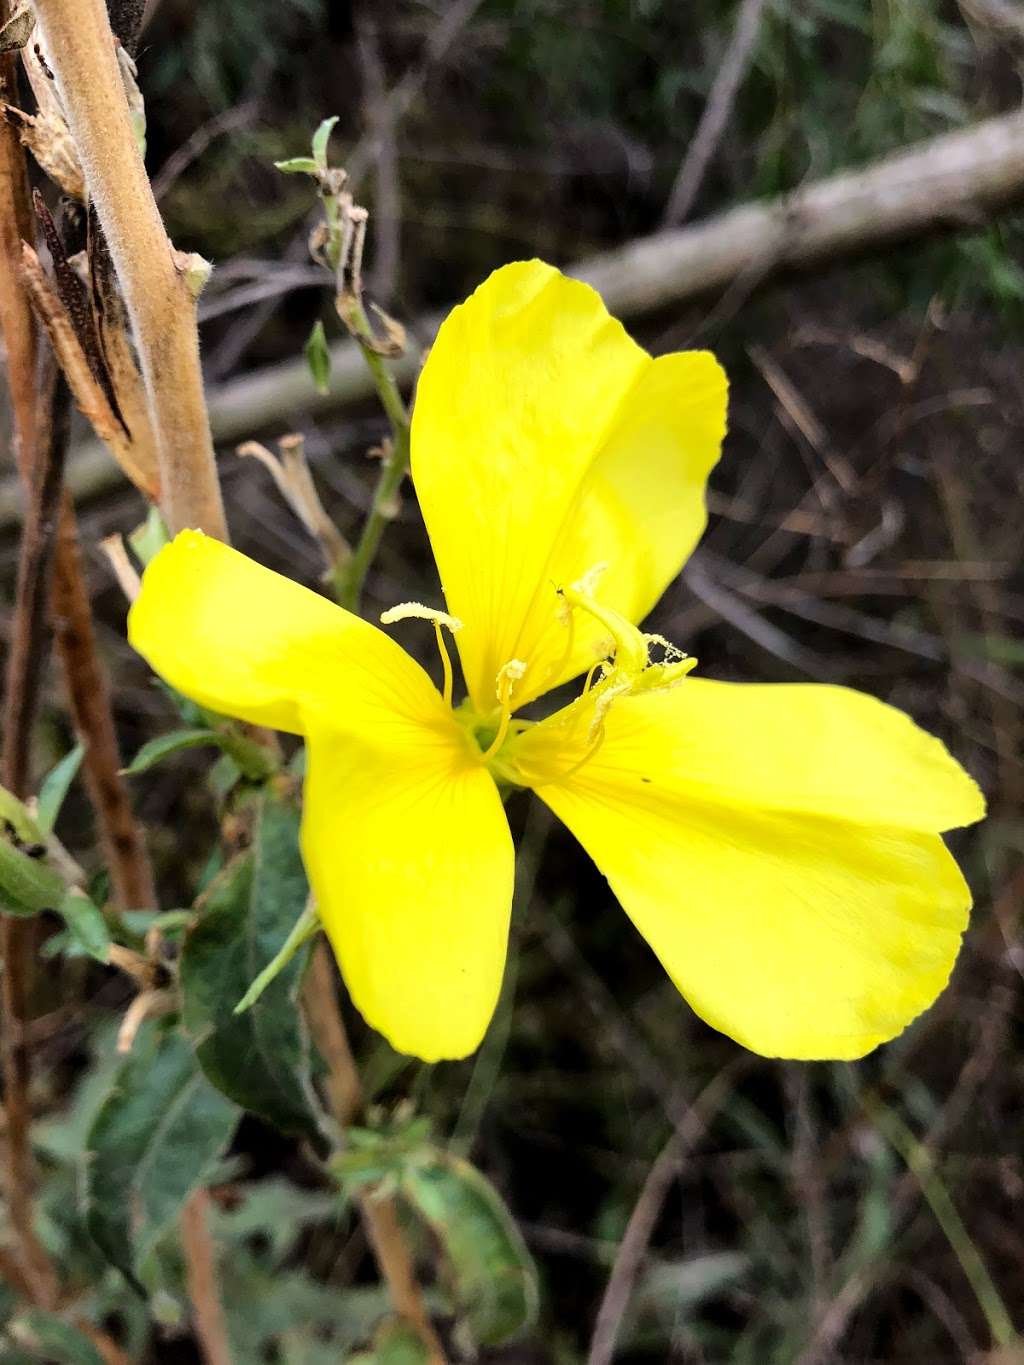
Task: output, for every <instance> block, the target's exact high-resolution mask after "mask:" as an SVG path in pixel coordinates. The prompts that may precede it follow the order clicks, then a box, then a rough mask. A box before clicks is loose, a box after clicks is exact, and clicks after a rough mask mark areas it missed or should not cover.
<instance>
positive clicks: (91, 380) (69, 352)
mask: <svg viewBox="0 0 1024 1365" xmlns="http://www.w3.org/2000/svg"><path fill="white" fill-rule="evenodd" d="M22 279H23V280H24V283H25V288H26V289H27V291H28V295H29V298H30V299H31V301H32V307H33V309H34V310H35V313H36V316H37V317H38V319H39V321H40V323H41V325H42V326H43V327H44V328H45V330H46V334H47V336H48V337H49V338H50V344H51V345H52V347H53V350H54V354H55V355H56V357H57V360H58V362H59V364H60V367H61V369H62V370H63V371H64V377H65V378H66V379H67V381H68V386H69V388H70V389H71V392H72V393H73V394H74V396H75V402H76V403H77V404H78V406H79V408H80V409H81V411H82V412H83V413H84V415H85V416H86V417H87V418H88V419H89V422H90V423H91V424H92V428H93V430H94V431H95V432H96V435H97V436H98V437H99V438H100V440H101V441H103V442H105V444H106V445H107V447H108V448H109V450H110V452H111V454H112V455H113V456H114V459H115V460H116V461H117V463H118V464H119V465H120V466H121V468H122V469H123V470H124V472H125V474H126V475H127V476H128V478H129V479H130V480H131V481H132V483H133V484H135V486H136V487H137V488H138V489H139V491H140V492H141V493H143V494H144V495H145V496H146V497H147V498H149V499H150V501H152V502H155V501H156V500H157V498H158V497H159V492H160V485H159V480H158V477H157V475H156V471H155V469H152V468H150V469H147V468H145V467H144V466H143V465H142V464H141V463H140V461H139V451H138V450H137V448H136V447H135V445H134V444H133V442H132V441H131V440H129V438H128V437H127V435H126V434H125V429H124V427H123V426H122V424H121V422H120V421H119V420H118V418H117V416H116V414H115V413H114V411H113V409H112V407H111V405H110V402H109V400H108V399H107V396H106V394H105V393H104V392H103V389H102V388H101V387H100V385H99V384H98V383H97V382H96V379H95V377H94V375H93V372H92V370H91V368H90V366H89V362H88V360H87V359H86V355H85V352H84V351H83V349H82V346H81V343H80V342H79V340H78V337H77V336H76V335H75V331H74V328H73V327H72V325H71V321H70V319H69V318H68V315H67V312H66V311H65V309H64V307H63V305H62V304H61V301H60V299H59V298H58V297H57V295H56V294H55V293H54V291H53V289H52V287H51V285H50V282H49V280H48V279H47V278H46V273H45V272H44V270H43V267H42V265H41V264H40V262H39V257H38V256H37V255H36V253H35V252H34V251H33V250H32V248H31V247H30V246H29V245H28V243H23V244H22Z"/></svg>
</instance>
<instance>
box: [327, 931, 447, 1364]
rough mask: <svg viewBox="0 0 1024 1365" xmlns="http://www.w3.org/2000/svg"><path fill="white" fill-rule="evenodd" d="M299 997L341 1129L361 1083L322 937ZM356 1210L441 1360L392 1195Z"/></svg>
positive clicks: (394, 1290) (396, 1301)
mask: <svg viewBox="0 0 1024 1365" xmlns="http://www.w3.org/2000/svg"><path fill="white" fill-rule="evenodd" d="M302 1003H303V1006H304V1008H305V1011H306V1018H307V1020H308V1023H309V1028H310V1032H311V1033H312V1035H313V1037H314V1038H315V1039H316V1042H317V1046H318V1047H319V1049H320V1052H321V1053H322V1055H323V1058H324V1061H325V1062H326V1063H327V1081H326V1090H327V1097H328V1100H329V1101H330V1105H331V1111H332V1113H333V1114H334V1117H335V1119H336V1120H337V1123H338V1126H339V1128H340V1129H341V1130H342V1132H344V1131H345V1129H346V1128H347V1127H348V1126H349V1124H350V1123H351V1122H352V1120H353V1119H354V1118H355V1117H356V1116H357V1114H358V1113H359V1111H360V1109H361V1108H362V1105H363V1088H362V1085H361V1083H360V1080H359V1072H358V1071H357V1069H356V1064H355V1060H354V1058H353V1056H352V1049H351V1048H350V1047H349V1043H348V1036H347V1034H346V1032H345V1026H344V1024H343V1023H342V1019H341V1014H340V1012H339V1009H338V1002H337V995H336V991H335V973H334V967H333V965H332V962H331V955H330V952H329V951H328V949H327V947H326V946H325V944H324V943H323V942H322V941H321V942H320V943H318V944H317V946H316V948H315V950H314V952H313V956H312V960H311V962H310V965H309V972H308V974H307V976H306V982H305V986H304V989H303V995H302ZM359 1212H360V1215H361V1216H362V1219H363V1223H364V1225H365V1227H366V1232H367V1235H368V1237H369V1239H370V1245H371V1246H372V1247H373V1254H374V1256H375V1257H376V1260H377V1265H378V1267H379V1268H380V1272H381V1275H382V1276H383V1277H384V1280H385V1282H386V1284H387V1287H388V1292H389V1293H390V1295H391V1302H392V1303H393V1305H394V1307H395V1311H396V1312H397V1313H399V1314H400V1315H401V1317H403V1318H404V1319H405V1320H406V1322H408V1323H409V1325H410V1326H411V1327H412V1328H413V1329H414V1330H415V1331H416V1332H417V1333H418V1335H419V1337H420V1339H421V1340H422V1341H423V1344H424V1345H425V1346H426V1348H427V1350H428V1352H429V1353H430V1362H431V1365H444V1362H445V1354H444V1349H443V1347H442V1345H441V1342H440V1340H439V1339H438V1336H437V1333H436V1332H435V1331H434V1328H433V1326H432V1324H431V1321H430V1318H429V1316H428V1315H427V1310H426V1307H425V1306H424V1303H423V1295H422V1294H421V1293H420V1288H419V1285H418V1284H417V1283H416V1272H415V1267H414V1266H413V1262H412V1257H411V1255H410V1254H409V1248H408V1244H407V1242H406V1239H405V1235H404V1233H403V1232H402V1228H401V1225H400V1224H399V1221H398V1211H397V1209H396V1207H395V1201H394V1200H393V1199H392V1198H391V1197H390V1196H383V1197H382V1196H379V1195H378V1196H374V1195H372V1194H368V1195H363V1196H362V1197H361V1198H360V1199H359Z"/></svg>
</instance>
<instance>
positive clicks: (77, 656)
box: [53, 499, 157, 910]
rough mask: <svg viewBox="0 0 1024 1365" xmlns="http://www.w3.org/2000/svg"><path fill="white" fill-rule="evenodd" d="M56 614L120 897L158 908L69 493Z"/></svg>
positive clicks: (87, 772) (136, 906)
mask: <svg viewBox="0 0 1024 1365" xmlns="http://www.w3.org/2000/svg"><path fill="white" fill-rule="evenodd" d="M53 612H54V628H55V635H56V643H57V650H58V653H59V654H60V659H61V665H62V668H63V673H64V683H65V687H66V689H67V694H68V707H69V710H70V712H71V719H72V723H73V724H74V727H75V730H76V732H77V733H78V734H79V736H80V737H81V739H82V741H83V743H84V744H85V760H84V764H83V773H84V776H85V783H86V788H87V790H88V793H89V800H90V803H91V805H92V808H93V810H94V811H95V813H96V821H97V825H98V830H99V837H100V845H101V847H102V850H103V856H104V860H105V863H106V866H107V867H108V868H109V870H110V878H111V882H112V884H113V890H114V898H115V900H116V901H117V903H118V905H119V906H120V907H121V909H123V910H149V909H154V908H155V907H156V904H157V901H156V890H155V887H154V883H153V871H152V868H151V866H150V862H149V855H148V853H147V852H146V844H145V840H144V839H143V835H142V830H141V829H140V827H139V824H138V821H137V820H136V819H135V815H134V813H133V811H132V807H131V802H130V800H129V796H128V790H127V787H126V785H125V781H124V778H123V777H122V776H121V768H122V766H123V764H122V760H121V750H120V747H119V745H118V742H117V733H116V731H115V729H114V716H113V711H112V708H111V698H110V687H109V685H108V682H107V676H106V673H105V671H104V669H103V665H102V664H101V662H100V658H99V653H98V650H97V645H96V631H95V628H94V626H93V620H92V605H91V603H90V601H89V590H88V587H87V586H86V582H85V577H84V574H83V570H82V557H81V553H80V551H79V548H78V527H77V524H76V521H75V514H74V510H73V508H72V506H71V502H70V500H69V499H65V501H64V504H63V506H62V507H61V515H60V523H59V526H58V531H57V547H56V553H55V556H54V582H53Z"/></svg>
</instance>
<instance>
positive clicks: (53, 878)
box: [0, 837, 67, 915]
mask: <svg viewBox="0 0 1024 1365" xmlns="http://www.w3.org/2000/svg"><path fill="white" fill-rule="evenodd" d="M66 890H67V888H66V887H65V885H64V882H63V880H62V878H60V877H59V876H58V875H57V873H56V872H54V870H53V868H52V867H48V866H47V865H46V863H45V862H43V861H42V860H41V859H39V858H30V857H29V855H28V854H27V853H23V852H22V850H21V849H20V848H15V847H14V845H13V844H10V843H8V842H7V840H6V839H4V838H2V837H0V906H2V907H3V908H4V910H6V911H7V913H8V914H10V915H38V914H39V912H40V911H41V910H56V908H57V906H58V905H59V904H60V902H61V901H62V900H63V899H64V895H65V892H66Z"/></svg>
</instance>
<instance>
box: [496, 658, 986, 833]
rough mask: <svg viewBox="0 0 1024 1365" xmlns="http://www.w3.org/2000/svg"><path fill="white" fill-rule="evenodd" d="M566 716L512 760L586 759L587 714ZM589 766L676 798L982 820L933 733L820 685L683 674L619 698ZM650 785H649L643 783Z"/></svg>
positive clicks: (551, 766) (877, 816)
mask: <svg viewBox="0 0 1024 1365" xmlns="http://www.w3.org/2000/svg"><path fill="white" fill-rule="evenodd" d="M574 709H579V704H578V703H577V706H576V708H572V707H570V708H566V709H565V710H563V711H562V712H559V713H557V714H556V715H554V716H551V717H549V719H548V720H546V721H544V722H542V723H541V724H540V725H536V726H533V727H532V728H531V729H529V730H527V731H526V732H525V733H524V734H523V735H522V736H521V738H520V739H519V740H518V741H517V743H516V746H515V750H514V755H515V761H516V762H518V763H520V764H521V765H522V766H523V768H524V771H525V774H526V775H527V776H528V775H529V774H531V773H532V774H533V775H534V779H535V781H543V779H544V777H545V775H550V774H557V773H558V772H564V771H565V770H566V769H567V768H568V767H570V766H571V764H572V763H573V762H575V761H577V760H578V759H579V758H581V757H583V755H584V754H585V752H586V749H587V745H588V738H587V736H588V725H587V724H586V723H585V721H586V717H582V718H581V721H580V722H577V723H575V724H567V721H569V722H571V721H572V719H573V711H574ZM604 733H605V736H606V738H605V741H604V743H603V744H602V746H601V748H600V750H599V751H598V753H597V755H596V757H595V759H594V762H593V768H594V770H595V771H597V770H608V772H609V775H610V776H611V775H612V770H614V771H616V772H619V773H620V774H621V778H622V781H623V782H625V783H626V784H627V785H628V783H629V782H631V781H632V782H633V783H640V782H641V778H642V776H650V777H651V778H652V783H653V784H656V786H657V790H658V791H659V792H661V793H664V794H667V795H671V796H673V797H678V798H679V799H680V800H683V801H699V802H705V803H710V804H719V803H722V804H726V805H740V806H745V807H750V808H752V809H754V810H764V811H780V812H785V811H792V812H802V811H805V812H807V813H808V814H812V815H827V816H833V817H835V818H836V819H839V820H850V821H853V822H854V823H860V824H878V825H891V826H893V827H895V828H902V829H914V830H921V831H924V832H931V833H938V832H940V831H942V830H947V829H955V828H958V827H960V826H961V825H970V824H973V823H974V822H975V821H976V820H980V819H981V818H982V816H983V815H984V814H985V800H984V797H983V796H982V794H981V792H980V791H979V789H978V786H977V784H976V783H975V782H974V780H973V779H972V778H971V777H969V776H968V774H967V773H966V772H965V771H964V770H963V768H961V766H960V764H959V763H957V761H956V760H955V759H954V758H952V757H951V756H950V754H949V752H948V751H947V749H946V748H945V746H944V745H943V744H942V742H941V741H940V740H938V739H936V738H935V737H934V736H933V735H930V734H928V733H927V731H925V730H922V729H921V728H920V727H919V726H917V725H915V724H914V722H913V721H912V720H911V719H910V717H909V716H907V715H905V714H904V713H903V712H902V711H899V710H897V709H896V707H894V706H887V705H886V703H885V702H882V701H879V700H877V698H875V697H870V696H868V695H867V694H866V693H864V692H856V691H854V690H853V689H852V688H849V687H832V686H826V685H823V684H820V683H792V684H790V683H768V684H756V683H723V682H713V681H711V680H709V679H706V678H700V677H688V678H686V679H685V680H684V681H683V682H681V683H680V684H679V685H678V686H675V687H673V688H671V689H670V690H669V691H664V692H648V693H643V694H641V695H638V696H632V697H626V698H623V699H622V700H619V701H615V702H614V703H613V704H612V706H611V708H610V710H609V711H608V714H607V717H606V719H605V721H604ZM643 785H648V784H643Z"/></svg>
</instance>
